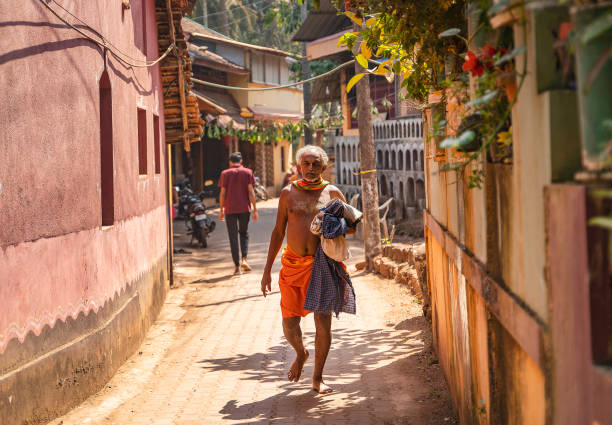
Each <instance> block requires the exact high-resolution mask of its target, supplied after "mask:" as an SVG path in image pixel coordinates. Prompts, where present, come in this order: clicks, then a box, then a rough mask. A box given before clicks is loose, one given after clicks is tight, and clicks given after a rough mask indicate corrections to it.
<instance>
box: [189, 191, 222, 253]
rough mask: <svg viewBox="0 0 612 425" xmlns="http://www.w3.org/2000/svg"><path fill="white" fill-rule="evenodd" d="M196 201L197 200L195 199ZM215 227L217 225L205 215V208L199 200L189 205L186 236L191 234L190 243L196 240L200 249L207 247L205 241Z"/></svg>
mask: <svg viewBox="0 0 612 425" xmlns="http://www.w3.org/2000/svg"><path fill="white" fill-rule="evenodd" d="M196 199H197V198H196ZM216 226H217V223H216V222H215V221H214V220H213V219H212V218H211V217H210V216H209V215H208V214H207V213H206V207H205V206H204V204H202V203H201V202H200V201H199V200H198V201H197V202H194V203H193V204H192V205H191V208H190V213H189V226H188V230H187V234H191V242H190V243H193V240H194V239H195V240H197V241H198V242H199V243H200V246H201V247H202V248H206V247H207V246H208V242H207V241H206V239H207V238H208V235H210V234H211V233H212V232H213V231H214V230H215V227H216Z"/></svg>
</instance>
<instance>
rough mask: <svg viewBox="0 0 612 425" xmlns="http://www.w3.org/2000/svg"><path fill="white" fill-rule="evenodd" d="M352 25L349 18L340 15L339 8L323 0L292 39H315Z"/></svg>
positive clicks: (309, 14)
mask: <svg viewBox="0 0 612 425" xmlns="http://www.w3.org/2000/svg"><path fill="white" fill-rule="evenodd" d="M351 27H352V22H351V20H350V19H349V18H347V17H346V16H344V15H338V10H337V9H336V8H335V7H334V6H332V5H331V3H330V2H329V0H321V4H320V6H319V9H318V10H312V11H310V12H309V13H308V16H307V17H306V20H304V22H303V23H302V25H301V26H300V28H299V29H298V31H297V32H296V33H295V34H294V35H293V37H292V38H291V39H292V40H293V41H301V42H308V41H314V40H318V39H319V38H322V37H326V36H328V35H331V34H335V33H338V32H340V31H342V30H345V29H348V28H351Z"/></svg>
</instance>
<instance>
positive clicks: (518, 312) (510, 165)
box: [424, 3, 612, 425]
mask: <svg viewBox="0 0 612 425" xmlns="http://www.w3.org/2000/svg"><path fill="white" fill-rule="evenodd" d="M608 7H609V5H608ZM522 13H524V15H522V17H521V19H518V20H513V19H507V18H508V15H505V16H504V15H503V14H502V13H500V14H499V15H497V16H496V17H495V18H497V21H496V22H501V25H507V26H509V28H510V29H511V30H512V32H513V35H514V40H515V45H517V46H523V45H524V46H527V51H528V54H526V55H519V56H517V57H516V59H515V67H516V69H517V70H519V72H523V70H525V79H524V81H523V84H522V87H521V89H520V91H519V92H518V98H517V102H516V103H515V104H514V105H513V107H512V113H511V124H512V134H513V137H512V155H511V157H509V158H507V160H506V161H504V162H496V161H494V160H493V158H492V157H487V155H484V154H482V155H480V156H479V157H478V158H477V160H476V161H474V162H473V163H472V164H470V165H469V166H468V168H467V169H466V170H465V172H463V173H460V172H457V171H454V170H452V169H449V168H448V167H447V165H449V164H451V165H452V164H453V161H458V160H460V159H461V158H462V157H461V156H457V155H456V154H457V152H454V151H453V149H451V148H448V149H441V148H440V147H439V146H438V145H436V142H435V141H434V140H432V141H431V142H429V143H427V144H426V152H425V173H426V192H427V208H426V210H425V211H424V221H425V237H426V245H427V284H428V287H429V290H430V294H431V319H432V327H433V337H434V345H435V347H436V349H437V353H438V357H439V361H440V366H441V368H442V370H443V371H444V373H445V375H446V378H447V382H448V384H449V388H450V392H451V396H452V400H453V403H454V405H455V407H456V409H457V411H458V414H459V417H460V420H461V423H462V424H492V425H493V424H495V425H497V424H533V425H536V424H555V425H570V424H572V425H573V424H593V425H595V424H602V425H603V424H608V423H612V403H610V400H612V373H611V368H610V364H611V361H612V279H611V274H612V271H611V269H610V264H611V263H612V250H611V248H610V247H611V245H610V240H611V232H610V231H609V230H606V229H605V228H603V227H598V226H594V225H593V224H591V222H590V220H591V219H592V218H593V217H597V216H607V217H609V216H610V214H611V212H612V204H611V203H610V201H609V198H608V200H607V201H604V200H603V199H602V197H601V196H602V195H601V193H602V191H603V192H605V193H610V188H611V187H612V181H611V180H610V176H609V172H608V175H607V176H606V175H605V173H601V174H599V175H598V174H597V173H593V174H591V173H589V172H587V171H586V169H587V163H586V161H584V158H585V157H582V159H583V160H582V161H581V150H582V152H585V150H583V147H584V144H583V143H584V142H582V141H581V132H580V125H581V124H580V114H579V107H578V105H579V96H580V95H582V94H583V93H580V91H581V89H577V88H576V87H575V85H574V86H572V85H571V84H569V83H568V79H567V78H564V75H563V69H561V68H560V67H558V66H555V63H558V62H556V57H555V49H556V47H555V44H556V42H557V40H556V38H555V36H553V34H557V31H558V28H560V26H561V25H565V26H567V25H568V24H569V23H570V13H569V11H568V8H567V7H566V6H562V5H559V4H555V3H546V4H542V3H539V4H537V5H534V7H531V6H526V7H525V9H524V10H523V12H522ZM502 18H505V19H502ZM492 22H494V21H493V20H492ZM523 25H524V26H525V27H523ZM468 27H469V28H476V27H477V25H476V24H474V23H471V25H468ZM611 71H612V67H610V66H608V71H607V73H605V74H602V75H601V77H600V78H602V81H604V80H605V79H607V81H610V72H611ZM517 80H518V77H517ZM596 95H597V96H605V95H604V94H603V93H596ZM603 99H605V97H603ZM445 109H446V114H447V115H446V119H447V122H455V118H456V116H453V115H454V112H453V109H452V107H450V106H448V105H446V108H445ZM432 110H436V111H440V99H439V97H438V98H437V99H436V98H434V96H430V107H429V108H427V111H426V114H425V117H426V120H425V132H427V128H428V127H429V128H431V127H430V126H432V115H433V112H432ZM457 121H460V120H457ZM583 122H585V121H583ZM446 131H447V136H453V134H452V133H450V131H451V129H450V128H449V127H448V126H447V128H446ZM455 163H456V162H455ZM474 170H477V171H478V170H480V171H481V172H482V174H481V175H482V178H483V180H482V184H481V185H480V186H479V187H471V185H470V180H469V178H470V176H471V175H472V173H473V171H474ZM598 194H599V195H598ZM598 196H599V198H598ZM607 196H609V195H607Z"/></svg>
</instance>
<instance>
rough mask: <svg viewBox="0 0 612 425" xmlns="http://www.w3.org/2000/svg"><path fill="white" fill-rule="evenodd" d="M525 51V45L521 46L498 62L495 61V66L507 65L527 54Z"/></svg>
mask: <svg viewBox="0 0 612 425" xmlns="http://www.w3.org/2000/svg"><path fill="white" fill-rule="evenodd" d="M525 49H526V47H525V45H524V44H521V45H520V46H518V47H515V48H514V50H512V51H511V52H509V53H506V54H505V55H503V56H502V57H501V58H499V59H498V60H497V61H495V66H498V65H501V64H502V63H506V62H508V61H509V60H511V59H513V58H515V57H516V56H518V55H522V54H523V53H524V52H525Z"/></svg>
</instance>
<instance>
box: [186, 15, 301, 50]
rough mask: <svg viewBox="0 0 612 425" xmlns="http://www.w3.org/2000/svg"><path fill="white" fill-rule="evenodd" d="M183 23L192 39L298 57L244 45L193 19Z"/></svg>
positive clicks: (252, 45) (268, 48)
mask: <svg viewBox="0 0 612 425" xmlns="http://www.w3.org/2000/svg"><path fill="white" fill-rule="evenodd" d="M182 22H184V23H185V24H186V26H185V27H184V31H185V32H188V33H189V35H190V36H191V37H197V38H199V39H201V40H208V41H214V42H217V43H222V44H228V45H230V46H238V47H242V48H245V49H248V50H257V51H261V52H266V53H271V54H274V55H279V56H295V57H298V56H297V55H295V54H293V53H290V52H285V51H284V50H279V49H274V48H272V47H264V46H258V45H256V44H249V43H243V42H241V41H237V40H234V39H233V38H230V37H227V36H225V35H223V34H220V33H218V32H216V31H213V30H211V29H210V28H207V27H205V26H204V25H201V24H199V23H197V22H195V21H193V20H191V19H185V18H183V20H182Z"/></svg>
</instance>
